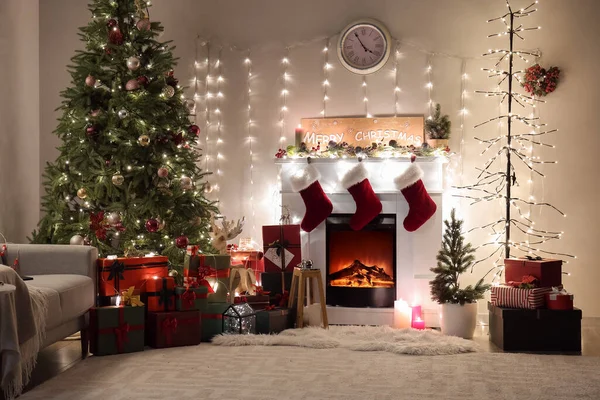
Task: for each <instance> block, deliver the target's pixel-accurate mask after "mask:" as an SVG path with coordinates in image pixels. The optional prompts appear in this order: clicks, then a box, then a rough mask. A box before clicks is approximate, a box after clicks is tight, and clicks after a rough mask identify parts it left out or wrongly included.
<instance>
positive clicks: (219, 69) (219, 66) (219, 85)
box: [214, 46, 225, 203]
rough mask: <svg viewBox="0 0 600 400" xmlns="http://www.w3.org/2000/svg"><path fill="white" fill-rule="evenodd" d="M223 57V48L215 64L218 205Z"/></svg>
mask: <svg viewBox="0 0 600 400" xmlns="http://www.w3.org/2000/svg"><path fill="white" fill-rule="evenodd" d="M222 56H223V47H222V46H221V47H220V48H219V53H218V56H217V61H216V62H215V69H216V74H217V83H216V86H217V87H216V90H217V92H216V94H215V96H216V98H217V108H216V109H215V114H216V116H217V142H216V144H215V153H217V157H216V161H215V163H216V173H217V174H216V180H217V184H216V185H215V187H214V190H215V191H216V192H217V203H218V202H220V194H219V192H220V189H221V188H220V186H219V182H220V180H221V175H222V171H221V160H222V159H223V154H221V151H220V147H221V144H222V143H223V139H222V137H221V135H222V122H223V116H222V112H221V106H222V103H223V101H222V100H223V92H222V91H221V89H222V86H223V82H224V81H225V79H224V78H223V62H222Z"/></svg>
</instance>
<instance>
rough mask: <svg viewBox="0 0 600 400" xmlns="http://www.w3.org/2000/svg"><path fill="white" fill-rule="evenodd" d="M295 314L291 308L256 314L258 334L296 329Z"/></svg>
mask: <svg viewBox="0 0 600 400" xmlns="http://www.w3.org/2000/svg"><path fill="white" fill-rule="evenodd" d="M294 319H295V318H294V312H293V311H292V310H290V309H289V308H277V309H275V310H260V311H257V312H256V333H265V334H270V333H279V332H281V331H284V330H286V329H291V328H293V327H294Z"/></svg>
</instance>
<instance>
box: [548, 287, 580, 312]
mask: <svg viewBox="0 0 600 400" xmlns="http://www.w3.org/2000/svg"><path fill="white" fill-rule="evenodd" d="M546 306H547V307H548V309H549V310H572V309H573V295H572V294H571V293H567V292H566V291H552V292H550V293H546Z"/></svg>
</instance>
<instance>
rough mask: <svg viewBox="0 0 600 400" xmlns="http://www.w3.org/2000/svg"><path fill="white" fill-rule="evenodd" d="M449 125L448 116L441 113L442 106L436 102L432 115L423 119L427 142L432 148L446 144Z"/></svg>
mask: <svg viewBox="0 0 600 400" xmlns="http://www.w3.org/2000/svg"><path fill="white" fill-rule="evenodd" d="M451 125H452V124H451V123H450V117H448V116H447V115H442V107H441V106H440V105H439V103H438V104H437V105H436V106H435V113H434V114H433V116H432V117H431V118H429V119H427V120H426V121H425V133H426V134H427V144H428V145H429V146H431V147H433V148H437V147H446V146H448V140H449V139H450V127H451Z"/></svg>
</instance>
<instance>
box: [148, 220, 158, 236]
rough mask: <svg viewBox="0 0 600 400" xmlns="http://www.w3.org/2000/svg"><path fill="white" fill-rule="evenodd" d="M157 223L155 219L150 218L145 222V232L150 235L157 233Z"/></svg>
mask: <svg viewBox="0 0 600 400" xmlns="http://www.w3.org/2000/svg"><path fill="white" fill-rule="evenodd" d="M158 226H159V223H158V221H157V220H156V219H154V218H150V219H149V220H148V221H146V230H147V231H148V232H150V233H154V232H157V231H158Z"/></svg>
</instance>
